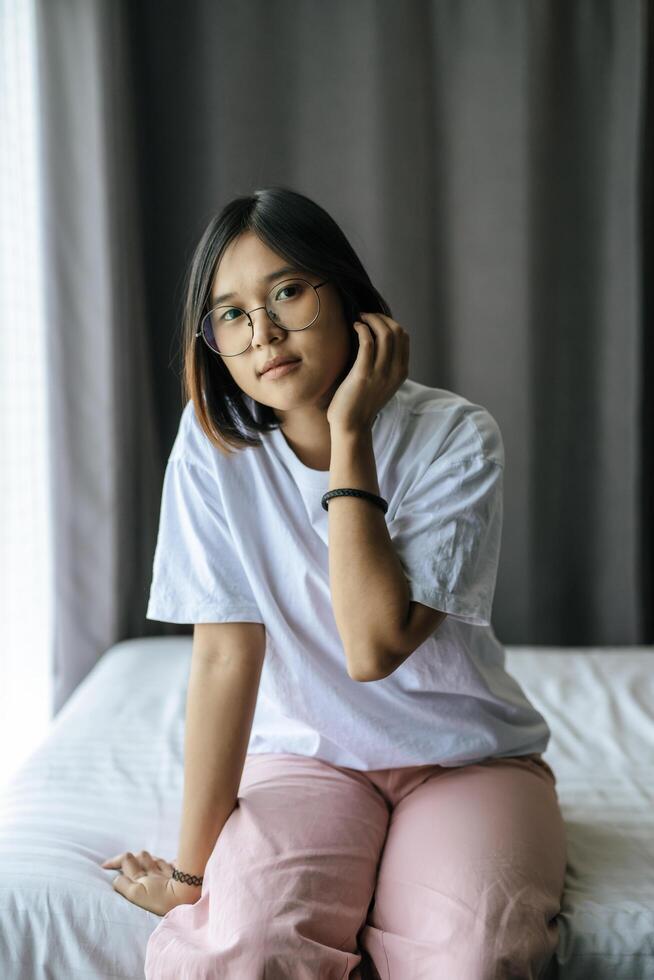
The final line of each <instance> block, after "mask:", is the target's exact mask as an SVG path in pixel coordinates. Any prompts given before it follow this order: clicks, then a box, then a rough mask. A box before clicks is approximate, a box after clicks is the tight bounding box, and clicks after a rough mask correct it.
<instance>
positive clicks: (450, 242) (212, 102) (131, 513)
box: [37, 0, 654, 711]
mask: <svg viewBox="0 0 654 980" xmlns="http://www.w3.org/2000/svg"><path fill="white" fill-rule="evenodd" d="M37 7H38V42H39V57H40V69H41V98H42V113H41V126H42V144H43V185H44V186H43V200H44V203H45V213H44V236H45V242H46V250H47V255H46V257H45V265H46V270H47V289H48V316H49V319H48V343H49V356H50V375H49V380H50V391H49V399H50V419H51V436H52V446H53V454H52V476H53V480H52V492H53V497H54V500H53V506H54V513H55V519H56V527H55V543H54V544H55V549H54V553H55V568H54V585H55V589H56V603H55V609H56V618H55V626H56V630H55V636H54V651H53V662H54V668H53V669H54V672H55V704H54V710H55V711H57V710H58V709H59V708H60V707H61V705H62V704H63V703H64V701H65V700H66V698H67V697H68V696H69V695H70V693H71V692H72V691H73V690H74V688H75V686H76V685H77V684H78V683H79V681H80V680H81V679H82V678H83V677H84V676H85V674H86V673H87V672H88V670H89V669H90V668H91V667H92V666H93V664H94V663H95V661H96V660H97V659H98V658H99V657H100V656H101V655H102V653H103V652H104V651H105V650H106V649H107V647H109V646H110V645H111V644H113V643H115V642H117V641H119V640H121V639H124V638H127V637H131V636H138V635H146V634H152V633H169V632H183V633H190V631H191V628H190V627H186V626H183V627H179V626H171V625H164V624H157V623H152V622H150V621H147V620H145V618H144V614H145V608H146V602H147V594H148V589H149V584H150V572H151V565H152V557H153V552H154V545H155V541H156V529H157V521H158V515H159V501H160V492H161V481H162V478H163V472H164V467H165V462H166V458H167V456H168V452H169V451H170V447H171V445H172V441H173V438H174V435H175V432H176V428H177V423H178V420H179V415H180V412H181V409H182V401H181V393H180V378H179V376H180V370H181V364H180V360H179V340H180V338H179V321H180V311H181V303H182V292H181V287H182V279H183V274H184V270H185V268H186V265H187V263H188V261H189V258H190V255H191V253H192V250H193V248H194V245H195V243H196V241H197V239H198V237H199V235H200V233H201V231H202V230H203V228H204V226H205V225H206V223H207V221H208V220H209V218H210V217H211V215H212V214H214V213H215V212H216V211H217V210H219V209H220V208H221V207H222V206H223V204H224V203H225V202H226V201H227V200H229V199H230V198H231V197H233V196H234V195H236V194H243V193H248V192H250V191H251V190H252V189H254V188H255V187H257V186H263V185H266V184H274V183H282V184H286V185H290V186H292V187H294V188H296V189H297V190H299V191H301V192H302V193H305V194H308V195H309V196H311V197H313V198H315V199H316V200H317V201H318V202H319V203H320V204H322V205H323V206H324V207H325V208H327V210H328V211H329V212H330V213H331V214H332V215H333V216H334V217H335V218H336V220H337V221H338V222H339V223H340V224H341V226H342V227H343V228H344V230H345V232H346V234H347V235H348V237H349V238H350V240H351V242H352V244H353V246H354V247H355V249H356V250H357V251H358V252H359V254H360V256H361V258H362V260H363V262H364V264H365V265H366V267H367V268H368V270H369V272H370V274H371V276H372V278H373V280H374V281H375V282H376V284H377V285H378V287H379V288H380V290H381V292H382V293H383V294H384V295H385V296H386V298H387V299H388V301H389V302H390V304H391V307H392V309H393V315H394V317H395V319H397V320H399V321H400V322H401V323H402V324H403V325H405V326H406V327H407V328H408V329H409V330H410V332H411V335H412V354H411V369H410V376H411V377H412V378H414V379H415V380H416V381H419V382H422V383H423V384H427V385H431V386H435V387H442V388H448V389H450V390H453V391H456V392H458V393H460V394H462V395H464V396H465V397H466V398H468V399H470V400H471V401H475V402H480V403H481V404H483V405H485V406H486V407H487V408H488V409H489V410H490V411H491V413H492V414H493V415H494V416H495V417H496V418H497V420H498V422H499V424H500V427H501V429H502V432H503V434H504V441H505V447H506V471H505V516H504V533H503V545H502V558H501V564H500V571H499V575H498V582H497V591H496V598H495V606H494V619H493V625H494V628H495V631H496V633H497V635H498V637H499V638H500V639H501V640H502V641H503V642H505V643H507V644H548V645H550V644H551V645H556V644H566V645H618V644H636V643H651V642H652V641H653V640H654V636H653V632H654V631H653V628H652V618H653V614H652V601H651V600H652V551H653V549H652V524H651V512H650V505H649V501H650V500H651V498H652V456H653V446H652V436H651V427H648V426H647V425H646V422H647V421H649V419H650V417H651V409H652V405H651V393H649V391H648V389H646V387H645V380H646V377H647V373H648V369H649V370H651V364H652V341H651V337H650V336H649V335H648V332H647V330H646V319H648V320H649V321H650V331H651V315H650V316H649V317H647V314H648V313H650V311H651V301H650V302H649V303H648V299H649V296H650V295H651V294H648V292H647V286H648V283H647V277H646V275H645V269H646V258H647V257H648V250H649V255H651V233H649V234H648V232H649V230H650V229H651V215H652V196H651V183H650V181H651V178H650V177H649V170H650V169H651V162H652V157H651V113H652V109H651V106H652V99H651V95H652V93H651V74H650V72H651V62H650V52H651V22H650V21H651V13H650V8H649V5H648V4H646V3H644V2H637V0H606V2H600V0H594V2H593V0H585V2H581V0H576V2H574V0H556V2H554V0H553V2H544V0H538V2H536V0H534V2H523V0H487V2H484V3H480V2H478V0H451V2H449V0H448V2H443V0H432V2H427V0H425V2H420V0H407V2H403V3H397V2H394V0H359V2H354V3H353V2H351V0H331V2H330V3H323V2H321V0H248V2H242V0H239V2H215V0H202V2H199V0H196V2H192V3H188V2H186V3H179V2H172V0H171V2H167V3H161V2H154V0H141V2H140V3H138V4H130V3H127V2H124V0H120V2H119V0H54V2H53V0H37ZM648 164H649V167H648ZM649 288H650V289H651V287H649Z"/></svg>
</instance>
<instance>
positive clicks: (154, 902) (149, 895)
mask: <svg viewBox="0 0 654 980" xmlns="http://www.w3.org/2000/svg"><path fill="white" fill-rule="evenodd" d="M173 860H175V859H173ZM101 867H102V868H120V869H121V873H120V874H118V875H116V877H115V878H114V880H113V882H112V885H113V887H114V889H115V891H117V892H119V893H120V894H121V895H123V896H124V897H125V898H126V899H127V900H128V902H132V903H133V904H134V905H138V906H140V908H142V909H147V911H148V912H154V913H155V914H156V915H165V914H166V912H170V910H171V909H173V908H175V906H177V905H193V904H194V903H195V902H197V900H198V899H199V898H200V896H201V894H202V885H188V884H186V882H183V881H177V880H176V879H175V878H173V877H172V874H173V870H174V868H173V865H172V864H170V863H169V862H168V861H166V860H165V859H164V858H156V857H153V856H152V855H151V854H150V852H149V851H139V853H138V854H136V855H135V854H132V852H131V851H125V852H124V853H123V854H117V855H116V856H115V857H112V858H107V860H106V861H103V862H102V864H101Z"/></svg>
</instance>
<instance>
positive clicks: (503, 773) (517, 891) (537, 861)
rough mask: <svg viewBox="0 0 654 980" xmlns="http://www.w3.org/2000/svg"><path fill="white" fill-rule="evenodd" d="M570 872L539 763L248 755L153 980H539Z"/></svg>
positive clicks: (162, 946)
mask: <svg viewBox="0 0 654 980" xmlns="http://www.w3.org/2000/svg"><path fill="white" fill-rule="evenodd" d="M565 868H566V845H565V829H564V824H563V819H562V816H561V811H560V809H559V802H558V797H557V793H556V789H555V777H554V774H553V773H552V770H551V769H550V767H549V766H548V765H547V763H546V762H545V761H544V760H543V759H541V758H540V756H537V755H532V756H514V757H511V758H504V759H497V758H495V759H493V758H490V759H486V760H485V761H483V762H481V763H477V764H473V765H466V766H458V767H456V768H447V767H443V766H438V765H426V766H410V767H407V768H397V769H378V770H374V771H367V772H364V771H359V770H357V769H349V768H346V767H342V766H334V765H332V764H331V763H327V762H323V761H322V760H320V759H313V758H309V757H306V756H302V755H291V754H275V753H264V754H259V755H257V754H254V755H248V756H247V759H246V764H245V767H244V770H243V777H242V780H241V784H240V788H239V795H238V805H237V806H236V808H235V809H234V810H233V811H232V813H231V814H230V816H229V818H228V820H227V822H226V823H225V826H224V827H223V830H222V832H221V833H220V835H219V837H218V840H217V841H216V846H215V847H214V850H213V852H212V854H211V857H210V858H209V861H208V864H207V867H206V870H205V875H204V883H203V886H202V893H201V897H200V898H199V899H198V901H197V902H196V903H195V904H193V905H178V906H177V907H176V908H174V909H171V911H170V912H168V913H167V914H166V915H165V916H163V918H162V919H161V921H160V922H159V923H158V924H157V926H156V927H155V929H154V931H153V932H152V933H151V935H150V937H149V940H148V945H147V949H146V958H145V978H146V980H217V978H225V977H227V978H233V980H264V978H265V980H345V978H347V977H355V978H364V977H369V978H373V980H378V978H381V980H440V978H442V980H481V978H484V980H491V978H493V980H499V978H507V980H508V978H511V980H519V978H535V977H541V976H543V974H544V971H545V968H546V965H547V963H548V962H550V961H551V959H552V957H553V955H554V952H555V950H556V947H557V942H558V931H559V929H558V920H557V913H558V912H559V910H560V902H561V896H562V892H563V885H564V876H565Z"/></svg>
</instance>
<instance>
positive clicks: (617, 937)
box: [0, 637, 654, 980]
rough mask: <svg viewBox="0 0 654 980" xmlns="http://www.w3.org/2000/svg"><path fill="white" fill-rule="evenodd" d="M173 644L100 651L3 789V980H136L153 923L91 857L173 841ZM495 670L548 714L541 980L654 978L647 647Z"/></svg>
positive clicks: (552, 656)
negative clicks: (554, 922) (547, 882)
mask: <svg viewBox="0 0 654 980" xmlns="http://www.w3.org/2000/svg"><path fill="white" fill-rule="evenodd" d="M190 655H191V639H190V637H162V638H156V637H154V638H147V639H138V640H129V641H125V642H123V643H119V644H117V645H116V646H115V647H112V648H111V650H109V651H107V653H106V654H105V656H104V657H103V658H102V659H101V661H100V662H99V663H98V664H97V665H96V667H95V668H94V670H93V671H91V673H90V674H89V675H88V677H87V678H86V679H85V680H84V681H83V683H82V684H81V685H80V686H79V687H78V689H77V690H76V691H75V693H74V695H73V696H72V698H71V699H70V700H69V701H68V703H67V704H66V706H65V707H64V708H63V710H62V711H61V712H60V714H59V716H58V717H57V718H56V719H55V721H54V723H53V726H52V729H51V732H50V734H49V736H48V738H47V739H46V741H45V742H44V744H43V745H42V746H41V747H40V748H39V750H38V751H37V752H36V753H35V754H34V755H33V756H32V757H31V758H30V759H29V760H28V761H27V763H26V764H25V765H24V766H23V768H22V769H21V770H20V772H19V773H18V775H17V776H16V777H15V778H14V780H13V781H12V784H11V786H10V787H9V789H8V790H7V791H6V792H5V794H4V797H3V800H2V808H1V810H0V868H1V870H2V873H1V874H0V976H1V977H2V980H32V978H34V980H44V978H45V980H74V978H112V980H116V978H130V980H132V978H133V980H137V978H138V980H142V977H143V962H144V956H145V946H146V943H147V939H148V936H149V934H150V932H151V931H152V929H153V928H154V927H155V925H156V924H157V923H158V922H159V921H160V919H159V917H158V916H156V915H154V914H152V913H150V912H146V911H144V910H143V909H140V908H138V907H137V906H135V905H133V904H131V903H130V902H128V901H126V899H124V898H123V897H122V896H121V895H119V894H118V893H116V892H114V890H113V888H112V887H111V881H112V879H113V877H114V875H115V871H110V870H104V869H103V868H101V867H100V866H99V862H100V861H101V860H102V859H104V858H105V857H107V856H108V855H110V854H114V853H117V852H118V851H121V850H126V849H129V850H133V851H136V850H140V849H141V848H146V849H147V850H150V851H152V852H153V853H155V854H158V855H162V856H165V857H168V858H172V857H174V855H175V854H176V852H177V843H178V829H179V820H180V815H181V802H182V785H183V764H182V759H183V725H184V711H185V702H186V684H187V678H188V670H189V663H190ZM507 666H508V668H509V670H510V672H511V673H512V674H513V676H514V677H516V678H517V680H518V681H519V682H520V683H521V684H522V685H523V686H524V688H525V690H526V691H527V693H528V694H529V696H530V697H531V698H532V699H533V701H534V703H535V704H536V706H537V707H538V708H539V709H540V710H541V711H542V712H543V713H544V715H545V717H546V718H547V720H548V722H549V724H550V727H551V728H552V731H553V738H552V742H551V743H550V747H549V748H548V750H547V752H546V753H545V756H544V757H545V758H546V759H547V761H548V762H549V763H550V765H551V766H552V768H553V769H554V772H555V775H556V776H557V788H558V792H559V798H560V800H561V806H562V810H563V815H564V818H565V820H566V826H567V831H568V856H569V867H568V874H567V881H566V892H565V896H564V904H563V909H562V912H561V916H560V921H561V937H560V943H559V948H558V951H557V957H556V960H555V961H553V963H552V969H551V970H550V972H549V973H548V978H555V977H560V978H564V980H641V978H654V806H653V805H652V804H653V802H654V790H653V788H654V718H653V714H654V680H653V678H654V672H653V671H652V666H654V648H650V647H648V648H645V647H629V648H626V647H625V648H617V649H612V648H601V649H580V648H574V649H563V648H554V649H552V648H537V647H520V648H518V647H508V648H507ZM453 980H454V978H453Z"/></svg>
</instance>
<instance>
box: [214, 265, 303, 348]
mask: <svg viewBox="0 0 654 980" xmlns="http://www.w3.org/2000/svg"><path fill="white" fill-rule="evenodd" d="M319 309H320V304H319V301H318V293H317V292H316V290H315V288H314V287H313V286H312V285H311V283H310V282H306V281H305V280H304V279H285V280H284V282H280V283H277V284H276V285H274V286H273V287H272V289H271V290H270V292H269V293H268V296H267V297H266V310H267V311H268V316H269V317H270V319H271V320H272V321H273V323H277V324H279V325H280V326H281V327H283V328H284V330H304V329H305V327H308V326H309V324H310V323H313V321H314V320H315V319H316V317H317V315H318V310H319ZM202 332H203V334H204V336H205V338H206V340H207V343H208V344H209V345H210V346H211V347H213V349H214V350H215V351H217V352H218V353H219V354H226V355H229V354H242V353H243V351H246V350H247V349H248V347H249V346H250V343H251V342H252V336H253V332H252V327H251V326H250V320H249V318H248V316H247V315H246V313H245V311H244V310H241V309H239V307H237V306H216V307H215V308H214V309H213V310H211V311H210V312H209V313H207V315H206V316H205V317H204V320H203V321H202Z"/></svg>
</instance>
